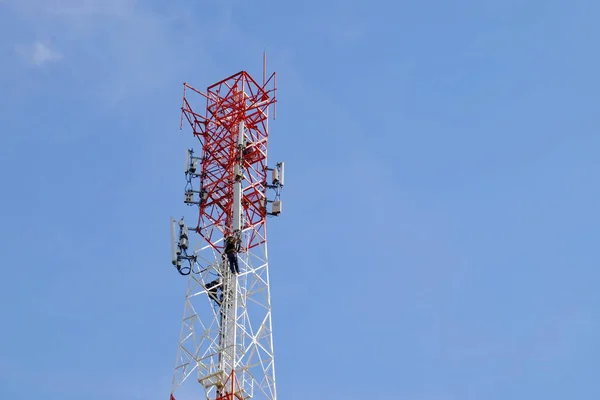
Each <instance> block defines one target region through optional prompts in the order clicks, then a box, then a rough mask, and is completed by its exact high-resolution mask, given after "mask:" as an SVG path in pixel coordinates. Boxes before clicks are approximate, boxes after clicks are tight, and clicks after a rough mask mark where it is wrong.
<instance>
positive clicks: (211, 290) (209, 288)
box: [206, 279, 223, 306]
mask: <svg viewBox="0 0 600 400" xmlns="http://www.w3.org/2000/svg"><path fill="white" fill-rule="evenodd" d="M219 289H221V290H222V287H221V284H220V282H219V280H218V279H217V280H214V281H212V282H209V283H207V284H206V292H207V293H208V297H210V298H211V299H213V300H214V302H215V303H217V305H218V306H220V305H221V299H222V298H223V294H222V293H221V296H220V298H219V296H218V295H217V290H219Z"/></svg>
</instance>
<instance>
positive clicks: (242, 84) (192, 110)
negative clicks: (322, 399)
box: [171, 70, 284, 400]
mask: <svg viewBox="0 0 600 400" xmlns="http://www.w3.org/2000/svg"><path fill="white" fill-rule="evenodd" d="M275 90H276V89H275V74H274V73H273V74H272V75H271V76H270V77H269V78H268V79H267V76H266V73H265V71H264V70H263V77H262V83H260V84H259V83H257V82H256V81H255V80H254V79H253V78H252V77H251V76H250V75H249V74H248V73H247V72H245V71H242V72H239V73H237V74H235V75H232V76H230V77H229V78H227V79H224V80H222V81H220V82H218V83H216V84H214V85H212V86H209V87H208V88H207V90H206V93H202V92H200V91H198V90H196V89H194V88H193V87H191V86H190V85H188V84H184V96H183V106H182V125H183V122H184V120H185V121H187V122H188V123H189V125H190V126H191V128H192V132H193V134H194V136H195V137H196V138H197V139H198V140H199V142H200V145H201V147H202V150H201V153H200V154H199V155H196V153H194V150H193V149H189V150H188V153H187V161H186V170H185V175H186V180H187V186H186V188H185V203H186V204H187V205H189V206H191V207H193V210H195V211H196V212H197V220H196V217H194V219H193V221H194V222H193V224H190V223H188V222H186V219H184V218H182V219H181V220H179V221H175V220H171V233H172V236H173V238H172V253H173V254H172V259H173V264H174V265H175V266H176V267H177V270H178V271H179V272H180V273H181V274H182V275H186V276H188V279H189V283H188V288H187V293H186V297H185V310H184V315H183V321H182V329H181V336H180V340H179V347H178V351H177V362H176V365H175V373H174V378H173V387H172V391H171V399H175V398H177V400H186V399H187V398H190V399H199V398H202V397H203V396H206V399H217V400H219V399H231V400H234V399H238V400H242V399H249V398H252V399H269V400H274V399H276V398H277V395H276V386H275V365H274V360H275V359H274V354H273V338H272V327H271V299H270V288H269V269H268V260H267V232H266V218H267V217H268V216H275V215H278V214H279V213H280V212H281V201H280V197H279V196H280V192H281V189H282V188H283V172H284V171H283V163H277V164H275V165H273V166H272V167H269V165H268V164H267V147H268V119H269V109H270V108H271V106H273V108H274V105H275V101H276V100H275ZM198 100H201V101H202V102H203V103H204V100H205V101H206V106H205V107H202V108H205V109H204V110H203V111H201V110H202V108H200V107H199V106H198V104H196V103H195V102H196V101H198ZM196 212H194V214H196ZM188 220H189V218H188ZM177 231H178V234H177ZM230 237H231V238H233V239H235V241H234V243H237V247H236V248H235V249H236V252H235V253H234V254H233V259H235V260H237V264H238V268H239V270H238V271H235V269H234V268H232V267H233V265H234V264H233V263H232V262H231V261H230V260H231V259H230V258H229V256H226V255H225V254H224V250H225V249H224V247H225V239H226V238H230ZM232 269H233V271H232Z"/></svg>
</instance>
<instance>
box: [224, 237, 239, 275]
mask: <svg viewBox="0 0 600 400" xmlns="http://www.w3.org/2000/svg"><path fill="white" fill-rule="evenodd" d="M239 247H240V239H239V238H237V237H236V236H235V235H233V236H229V237H227V239H225V251H224V253H225V254H226V255H227V260H228V261H229V269H230V270H231V273H232V274H239V273H240V267H239V265H238V259H237V253H238V251H239Z"/></svg>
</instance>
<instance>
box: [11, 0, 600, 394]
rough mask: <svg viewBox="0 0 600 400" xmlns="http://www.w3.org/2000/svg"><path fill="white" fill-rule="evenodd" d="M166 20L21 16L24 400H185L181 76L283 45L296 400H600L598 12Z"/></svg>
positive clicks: (283, 262)
mask: <svg viewBox="0 0 600 400" xmlns="http://www.w3.org/2000/svg"><path fill="white" fill-rule="evenodd" d="M165 4H166V2H159V1H135V0H120V1H118V0H86V1H79V0H0V60H1V62H0V128H1V134H0V167H1V168H0V179H1V181H2V183H3V188H4V190H3V195H2V199H1V204H2V209H3V211H4V212H3V228H2V231H1V240H0V255H1V257H2V262H1V265H2V267H3V271H2V272H3V273H2V276H3V277H2V279H0V318H1V321H2V324H1V326H2V329H0V398H3V399H4V398H6V399H8V398H10V399H12V400H20V399H23V400H29V399H40V398H43V399H45V400H53V399H61V400H71V399H73V400H74V399H81V398H86V399H89V400H96V399H117V400H118V399H123V400H146V399H148V400H150V399H167V396H168V392H169V389H170V380H171V374H172V368H173V365H174V360H175V351H176V345H177V340H178V334H179V328H180V325H179V323H180V321H179V320H180V317H181V313H182V308H183V296H184V286H185V282H184V280H183V279H182V278H181V277H180V276H179V275H177V274H176V273H175V272H174V271H173V268H172V266H171V265H170V263H169V230H168V218H169V216H171V215H178V214H180V213H181V212H183V210H184V207H185V206H184V205H183V203H182V199H183V188H184V183H185V182H184V178H183V168H182V167H183V163H184V161H183V157H184V152H185V148H186V147H187V146H189V145H191V144H193V143H194V142H193V140H192V138H191V137H190V134H189V132H188V131H184V132H180V131H179V130H178V128H179V126H178V124H179V107H180V104H181V94H182V83H183V82H184V81H187V82H189V83H191V84H192V85H195V86H197V87H199V88H205V87H206V86H208V85H210V84H212V83H213V82H216V81H218V80H220V79H222V78H224V77H226V76H228V75H230V74H232V73H235V72H237V71H239V70H241V69H246V70H248V71H249V72H251V73H253V74H257V75H260V73H261V57H262V51H263V49H266V50H267V52H268V57H269V67H270V68H271V69H275V70H276V71H277V72H278V87H279V94H278V96H279V97H278V99H279V103H278V108H277V120H276V121H275V122H273V123H271V143H270V156H271V160H272V161H278V160H281V159H283V160H285V161H286V189H285V192H284V198H283V199H284V214H283V215H282V216H281V217H280V218H279V219H275V220H269V222H270V225H269V246H270V247H269V255H270V262H271V277H272V301H273V307H274V309H273V318H274V330H275V345H276V357H277V361H276V363H277V364H276V365H277V380H278V389H279V396H280V398H281V399H286V400H300V399H308V398H311V399H325V398H333V399H342V398H343V399H349V400H352V399H364V398H373V399H380V398H387V399H390V398H391V399H403V400H506V399H531V398H539V399H542V398H543V399H546V400H564V399H577V400H587V399H598V398H600V384H599V383H598V382H597V379H596V378H594V376H596V371H597V370H598V368H599V367H600V366H599V362H598V360H599V359H600V342H599V341H598V337H599V335H600V315H599V311H598V310H599V308H600V307H599V306H600V295H599V293H598V290H597V282H598V279H599V278H600V273H599V272H598V266H599V260H600V254H599V252H600V250H599V247H598V242H599V240H600V229H599V224H600V211H598V210H599V208H598V204H599V201H600V190H599V188H598V184H597V182H598V173H599V171H600V161H599V158H598V150H599V149H600V123H599V122H598V109H599V104H600V96H599V94H598V93H600V79H599V78H598V72H597V71H599V70H600V56H599V55H598V48H597V47H598V45H597V41H598V38H599V37H600V28H599V27H598V23H597V16H598V15H599V13H600V4H599V3H598V2H595V1H591V0H589V1H586V0H580V1H573V2H565V1H557V0H554V1H553V0H549V1H515V0H503V1H496V0H489V1H485V2H482V1H475V0H471V1H453V2H446V1H441V0H428V1H419V2H416V1H414V2H392V1H370V2H362V3H361V2H355V3H350V2H343V1H341V0H340V1H328V0H322V1H313V0H307V1H304V2H294V3H285V2H276V1H258V2H256V1H255V2H251V3H249V2H242V1H233V0H225V1H195V2H191V1H183V0H175V1H171V2H168V5H165ZM181 400H184V399H181Z"/></svg>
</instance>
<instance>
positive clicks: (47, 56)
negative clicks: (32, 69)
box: [31, 42, 62, 65]
mask: <svg viewBox="0 0 600 400" xmlns="http://www.w3.org/2000/svg"><path fill="white" fill-rule="evenodd" d="M61 58H62V54H60V53H59V52H57V51H56V50H53V49H52V48H50V47H49V46H48V45H46V44H44V43H42V42H35V43H34V44H33V46H32V49H31V61H32V62H33V63H34V64H35V65H42V64H46V63H50V62H53V61H58V60H60V59H61Z"/></svg>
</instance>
